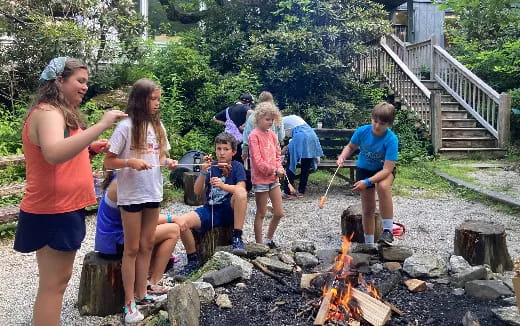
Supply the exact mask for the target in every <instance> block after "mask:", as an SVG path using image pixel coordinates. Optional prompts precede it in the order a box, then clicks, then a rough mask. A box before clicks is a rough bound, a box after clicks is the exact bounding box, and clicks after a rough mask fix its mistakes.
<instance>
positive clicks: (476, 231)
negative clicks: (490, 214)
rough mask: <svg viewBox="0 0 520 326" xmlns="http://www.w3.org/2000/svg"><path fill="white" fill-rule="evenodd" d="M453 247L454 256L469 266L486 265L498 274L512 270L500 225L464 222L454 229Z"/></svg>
mask: <svg viewBox="0 0 520 326" xmlns="http://www.w3.org/2000/svg"><path fill="white" fill-rule="evenodd" d="M454 247H455V255H457V256H462V257H464V258H465V259H466V260H467V261H468V262H469V263H470V264H471V265H484V264H488V265H489V266H491V269H492V270H493V272H498V273H502V272H503V271H505V270H511V269H512V268H513V262H512V260H511V257H510V256H509V252H508V251H507V243H506V231H505V228H504V226H503V225H502V224H499V223H493V222H488V221H465V222H464V223H462V224H461V225H460V226H458V227H457V228H456V229H455V240H454Z"/></svg>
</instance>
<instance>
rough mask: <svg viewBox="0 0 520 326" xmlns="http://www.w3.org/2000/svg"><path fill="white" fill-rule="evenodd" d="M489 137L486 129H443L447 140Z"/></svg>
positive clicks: (443, 135)
mask: <svg viewBox="0 0 520 326" xmlns="http://www.w3.org/2000/svg"><path fill="white" fill-rule="evenodd" d="M488 136H489V132H488V131H487V129H486V128H442V137H446V138H459V137H462V138H468V137H488Z"/></svg>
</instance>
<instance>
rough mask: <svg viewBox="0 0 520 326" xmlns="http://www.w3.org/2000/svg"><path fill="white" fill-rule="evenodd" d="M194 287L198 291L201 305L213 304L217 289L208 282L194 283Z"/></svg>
mask: <svg viewBox="0 0 520 326" xmlns="http://www.w3.org/2000/svg"><path fill="white" fill-rule="evenodd" d="M193 286H195V289H197V292H198V294H199V299H200V303H202V304H206V303H211V302H213V299H214V298H215V289H214V288H213V286H212V285H211V284H209V283H206V282H193Z"/></svg>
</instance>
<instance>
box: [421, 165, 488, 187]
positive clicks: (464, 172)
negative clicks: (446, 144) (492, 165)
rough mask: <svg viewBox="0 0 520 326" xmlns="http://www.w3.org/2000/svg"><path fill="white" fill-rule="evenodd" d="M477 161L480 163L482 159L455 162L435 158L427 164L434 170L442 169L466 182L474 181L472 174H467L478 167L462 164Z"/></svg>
mask: <svg viewBox="0 0 520 326" xmlns="http://www.w3.org/2000/svg"><path fill="white" fill-rule="evenodd" d="M477 162H479V163H482V161H472V160H466V161H455V162H454V161H449V160H436V161H433V162H430V163H429V164H428V165H429V166H430V168H431V169H433V170H435V169H436V170H439V171H442V172H444V173H447V174H449V175H451V176H452V177H455V178H457V179H460V180H463V181H467V182H475V178H474V177H472V176H469V175H468V174H469V173H471V172H475V171H477V170H478V169H477V168H474V167H471V166H464V164H470V163H477Z"/></svg>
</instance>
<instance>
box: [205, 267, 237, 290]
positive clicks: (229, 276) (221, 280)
mask: <svg viewBox="0 0 520 326" xmlns="http://www.w3.org/2000/svg"><path fill="white" fill-rule="evenodd" d="M241 277H242V268H241V267H240V266H237V265H230V266H226V267H224V268H222V269H221V270H218V271H214V272H211V273H209V274H206V275H204V277H203V278H202V279H203V280H204V282H208V283H209V284H211V285H213V286H220V285H222V284H227V283H230V282H233V281H234V280H237V279H240V278H241Z"/></svg>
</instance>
